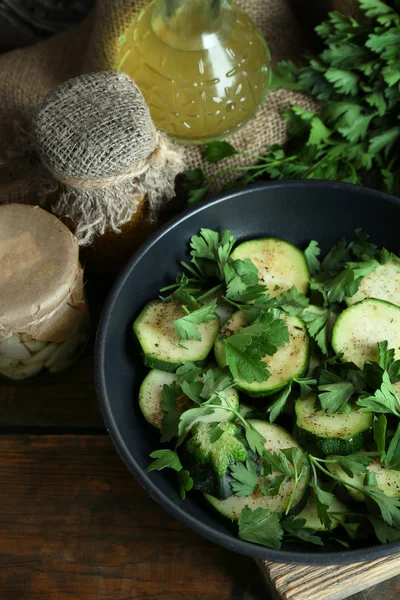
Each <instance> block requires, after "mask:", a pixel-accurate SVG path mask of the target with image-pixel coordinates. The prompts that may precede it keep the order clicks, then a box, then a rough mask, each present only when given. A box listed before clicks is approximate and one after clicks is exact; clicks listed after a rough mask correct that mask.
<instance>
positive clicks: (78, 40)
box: [0, 0, 313, 202]
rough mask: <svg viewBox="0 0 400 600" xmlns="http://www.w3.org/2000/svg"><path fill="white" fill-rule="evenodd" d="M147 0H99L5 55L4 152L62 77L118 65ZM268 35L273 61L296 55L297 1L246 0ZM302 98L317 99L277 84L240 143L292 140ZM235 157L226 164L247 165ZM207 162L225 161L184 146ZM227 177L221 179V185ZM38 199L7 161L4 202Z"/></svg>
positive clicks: (306, 102) (263, 145)
mask: <svg viewBox="0 0 400 600" xmlns="http://www.w3.org/2000/svg"><path fill="white" fill-rule="evenodd" d="M146 4H147V2H146V0H98V1H97V5H96V7H95V9H94V11H93V12H92V13H91V14H90V15H89V17H88V18H87V19H86V20H85V21H84V22H82V23H81V24H79V25H77V26H75V27H73V28H72V29H71V30H70V31H68V32H66V33H60V34H57V35H55V36H53V37H51V38H49V39H47V40H45V41H43V42H40V43H38V44H36V45H34V46H30V47H27V48H22V49H19V50H15V51H13V52H9V53H7V54H4V55H0V157H1V156H2V155H3V156H4V154H5V152H6V150H8V152H12V148H13V144H14V140H15V136H16V133H15V129H16V128H15V123H17V124H18V128H19V129H20V130H22V131H24V130H25V131H29V127H30V120H31V117H32V114H33V113H34V111H35V109H36V107H37V105H38V102H39V101H40V99H41V98H43V97H44V96H45V95H46V94H47V93H48V92H49V91H51V90H53V89H54V88H55V87H56V86H57V85H58V84H60V83H61V82H63V81H65V80H66V79H69V78H70V77H74V76H76V75H79V74H82V73H90V72H93V71H99V70H112V69H113V68H114V67H115V59H116V56H117V52H118V39H119V36H120V35H122V34H123V33H124V31H125V30H126V28H127V26H128V25H129V23H130V22H131V20H132V18H133V16H134V15H135V14H136V13H137V11H139V10H141V9H142V8H143V7H144V6H145V5H146ZM238 4H240V5H242V6H243V7H244V8H245V9H246V11H247V12H248V14H249V15H250V16H251V17H252V18H253V19H254V21H255V22H256V23H257V25H258V26H259V28H260V29H261V31H262V32H263V34H264V35H265V37H266V39H267V41H268V45H269V47H270V50H271V54H272V59H273V61H277V60H282V59H293V58H294V59H296V58H298V57H299V55H300V54H301V52H302V50H303V48H304V46H303V40H302V38H301V33H300V29H299V26H298V23H297V21H296V18H295V16H294V14H293V12H292V10H291V8H290V5H289V0H238ZM293 104H297V105H300V106H302V107H304V108H309V107H311V106H313V105H312V102H311V100H310V99H309V98H306V97H304V96H303V95H301V94H297V93H293V92H291V91H286V90H277V91H273V92H271V93H270V94H269V96H268V98H267V101H266V103H265V104H264V106H263V107H262V109H261V110H260V111H259V113H258V115H257V117H256V119H254V120H253V121H251V122H250V123H249V124H248V125H247V126H246V127H244V128H243V129H242V130H240V131H239V132H237V133H236V134H234V135H233V136H231V138H230V141H231V143H232V144H234V146H235V147H237V148H239V149H240V150H244V151H246V152H249V153H252V154H260V153H262V152H265V150H266V149H267V148H268V146H269V145H271V144H272V143H275V142H278V143H281V142H283V141H284V139H285V135H286V127H285V124H284V122H283V120H282V113H283V110H284V108H285V107H287V106H289V105H293ZM244 160H247V162H248V159H243V158H241V157H240V156H234V157H232V158H230V159H228V160H227V161H225V163H224V167H225V166H226V167H230V166H239V165H241V164H243V161H244ZM196 167H203V168H204V169H205V171H206V172H207V173H208V174H209V175H213V174H214V173H215V172H216V171H217V169H218V168H219V167H218V165H210V164H203V161H202V157H201V150H200V148H199V147H196V146H187V147H185V148H184V166H183V168H184V169H193V168H196ZM221 184H222V181H220V182H219V185H221ZM13 201H14V202H15V201H18V202H21V201H22V202H29V201H30V202H35V201H36V200H35V199H34V198H32V194H30V190H29V182H28V180H27V179H26V178H25V177H24V176H23V175H21V176H20V177H18V178H17V179H16V178H15V175H11V174H10V173H9V172H8V169H7V167H6V166H3V167H2V168H1V167H0V202H13Z"/></svg>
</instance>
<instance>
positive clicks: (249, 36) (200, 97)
mask: <svg viewBox="0 0 400 600" xmlns="http://www.w3.org/2000/svg"><path fill="white" fill-rule="evenodd" d="M117 68H118V70H119V71H124V72H125V73H127V74H128V75H130V77H132V79H134V80H135V82H136V84H137V85H138V86H139V87H140V89H141V91H142V93H143V96H144V98H145V100H146V102H147V104H148V106H149V108H150V112H151V116H152V118H153V120H154V122H155V123H156V125H157V126H158V127H159V128H160V129H162V130H164V131H165V132H167V133H168V134H170V135H171V136H173V137H174V138H176V139H177V140H178V141H182V142H189V143H194V142H204V141H207V140H210V139H213V138H218V137H222V136H224V135H227V134H229V133H232V132H234V131H235V130H236V129H237V128H239V127H240V126H241V125H243V124H244V123H245V122H246V121H248V120H249V119H250V118H251V117H252V116H253V115H254V114H255V112H256V110H257V109H258V108H259V106H260V105H261V104H262V103H263V101H264V100H265V97H266V94H267V90H268V85H269V81H270V67H269V52H268V48H267V45H266V42H265V40H264V38H263V37H262V35H261V33H260V32H259V30H258V29H257V27H256V26H255V24H254V23H253V21H252V20H251V19H250V18H249V17H248V16H247V14H246V13H245V12H243V11H242V10H241V9H240V8H239V7H238V6H237V5H236V4H234V3H233V2H230V1H229V0H153V2H151V3H150V4H149V5H148V6H147V7H146V8H145V9H144V10H143V11H142V12H141V13H140V14H139V15H138V16H137V17H136V18H135V20H134V21H133V22H132V23H131V25H130V27H129V28H128V30H127V31H126V33H125V35H124V36H122V38H121V39H120V53H119V58H118V65H117Z"/></svg>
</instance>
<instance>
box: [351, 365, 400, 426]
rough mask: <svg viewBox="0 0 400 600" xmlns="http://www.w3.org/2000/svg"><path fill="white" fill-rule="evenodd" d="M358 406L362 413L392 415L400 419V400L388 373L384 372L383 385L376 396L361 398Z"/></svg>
mask: <svg viewBox="0 0 400 600" xmlns="http://www.w3.org/2000/svg"><path fill="white" fill-rule="evenodd" d="M357 404H358V406H360V411H361V412H376V413H390V414H393V415H395V416H396V417H400V412H399V408H400V407H399V399H398V397H397V394H396V392H395V390H394V388H393V385H392V384H391V382H390V378H389V375H388V373H387V371H384V373H383V376H382V385H381V387H380V388H379V389H378V390H376V392H375V394H373V395H372V396H366V397H361V398H359V399H358V400H357Z"/></svg>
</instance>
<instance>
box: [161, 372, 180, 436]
mask: <svg viewBox="0 0 400 600" xmlns="http://www.w3.org/2000/svg"><path fill="white" fill-rule="evenodd" d="M181 395H182V390H181V387H180V386H179V385H178V384H177V383H176V382H175V381H174V382H172V383H171V384H170V385H166V384H164V386H163V390H162V392H161V405H160V408H161V410H162V411H163V412H164V413H165V414H164V416H163V419H162V425H161V442H169V441H170V440H172V438H174V437H175V436H176V435H178V428H179V419H180V417H181V413H180V412H179V411H178V409H177V407H176V401H177V399H178V398H179V397H180V396H181Z"/></svg>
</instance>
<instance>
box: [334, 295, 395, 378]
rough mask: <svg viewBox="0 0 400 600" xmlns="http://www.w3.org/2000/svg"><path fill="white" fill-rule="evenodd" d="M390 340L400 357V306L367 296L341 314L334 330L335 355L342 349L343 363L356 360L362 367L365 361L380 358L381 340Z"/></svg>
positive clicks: (356, 363) (389, 343)
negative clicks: (379, 344) (379, 347)
mask: <svg viewBox="0 0 400 600" xmlns="http://www.w3.org/2000/svg"><path fill="white" fill-rule="evenodd" d="M384 340H387V342H388V347H389V348H394V350H395V358H396V359H399V358H400V308H399V307H398V306H395V305H394V304H391V303H390V302H386V301H385V300H376V299H375V298H367V299H366V300H363V301H362V302H359V303H358V304H353V305H352V306H350V307H349V308H346V310H344V311H343V312H342V314H341V315H340V316H339V317H338V319H337V321H336V323H335V326H334V328H333V333H332V347H333V350H334V351H335V353H336V354H339V352H343V358H342V360H343V362H353V363H354V364H355V365H357V367H359V368H360V369H362V368H363V367H364V363H365V362H366V361H376V360H377V359H378V342H382V341H384Z"/></svg>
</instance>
